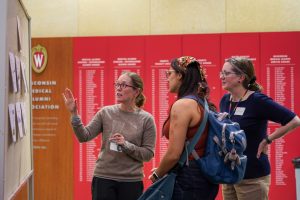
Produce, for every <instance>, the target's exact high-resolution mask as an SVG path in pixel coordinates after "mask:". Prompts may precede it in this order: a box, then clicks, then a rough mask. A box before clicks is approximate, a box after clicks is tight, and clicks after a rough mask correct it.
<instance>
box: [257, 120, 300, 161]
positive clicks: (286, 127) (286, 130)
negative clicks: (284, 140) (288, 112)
mask: <svg viewBox="0 0 300 200" xmlns="http://www.w3.org/2000/svg"><path fill="white" fill-rule="evenodd" d="M298 126H300V119H299V117H298V116H295V117H294V118H293V119H292V120H291V121H290V122H289V123H287V124H286V125H284V126H281V127H280V128H278V129H276V130H275V131H274V132H273V133H272V134H270V135H269V137H268V138H269V140H270V141H273V140H276V139H278V138H281V137H283V136H284V135H286V134H287V133H289V132H291V131H292V130H294V129H295V128H297V127H298ZM267 145H268V143H267V141H266V139H263V140H262V141H261V142H260V144H259V146H258V150H257V158H259V157H260V154H261V153H262V152H264V149H265V148H266V147H267Z"/></svg>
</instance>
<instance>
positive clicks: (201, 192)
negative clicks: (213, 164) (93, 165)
mask: <svg viewBox="0 0 300 200" xmlns="http://www.w3.org/2000/svg"><path fill="white" fill-rule="evenodd" d="M166 76H167V79H168V82H169V92H171V93H176V94H177V97H178V99H177V101H175V102H174V104H173V105H172V106H171V108H170V111H169V116H168V118H167V119H166V121H165V123H164V126H163V130H162V133H163V135H164V136H165V137H166V138H167V139H168V140H169V143H168V149H167V152H166V153H165V155H164V157H163V158H162V160H161V162H160V164H159V166H158V167H157V168H156V169H154V171H153V174H152V175H151V176H150V177H149V178H150V179H151V180H152V182H155V181H157V180H158V179H160V178H161V177H163V176H164V175H165V174H167V173H168V172H169V171H170V170H171V169H173V168H175V167H176V164H177V163H178V161H179V159H180V156H181V154H182V152H183V150H184V146H185V142H186V140H189V139H191V138H192V137H193V136H194V135H195V134H196V132H197V130H198V128H199V126H200V123H201V121H202V119H203V115H204V108H203V107H202V106H201V105H200V104H199V103H198V102H197V101H196V100H197V99H204V98H208V95H209V88H208V85H207V82H206V77H205V73H204V70H203V68H202V67H201V66H200V64H199V62H198V61H197V60H196V59H195V58H193V57H190V56H184V57H180V58H176V59H174V60H173V61H172V62H171V66H170V69H169V70H168V71H166ZM188 95H192V96H193V97H194V98H195V100H194V99H190V98H185V96H188ZM211 109H215V107H213V106H212V105H211ZM207 136H208V127H206V128H205V130H204V133H203V134H202V135H201V138H200V140H199V142H198V143H197V144H196V146H195V150H196V152H197V154H198V155H199V156H200V157H201V156H203V155H204V151H205V146H206V140H207ZM217 193H218V185H215V184H212V183H210V182H209V181H208V180H207V179H206V178H205V177H204V176H203V174H202V173H201V171H200V168H199V166H198V165H197V164H196V161H195V160H194V158H193V156H191V155H190V156H189V161H188V162H187V163H186V165H185V166H184V167H183V168H182V169H180V170H179V171H178V173H177V177H176V183H175V186H174V192H173V196H172V199H174V200H176V199H178V200H185V199H188V200H196V199H199V200H200V199H201V200H210V199H215V197H216V195H217Z"/></svg>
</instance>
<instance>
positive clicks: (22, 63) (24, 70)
mask: <svg viewBox="0 0 300 200" xmlns="http://www.w3.org/2000/svg"><path fill="white" fill-rule="evenodd" d="M21 71H22V73H21V74H22V80H23V81H22V82H23V89H24V92H25V93H27V92H28V86H27V79H26V66H25V63H24V62H23V61H22V60H21Z"/></svg>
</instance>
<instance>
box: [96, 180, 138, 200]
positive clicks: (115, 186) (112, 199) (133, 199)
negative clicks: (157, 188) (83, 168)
mask: <svg viewBox="0 0 300 200" xmlns="http://www.w3.org/2000/svg"><path fill="white" fill-rule="evenodd" d="M143 189H144V185H143V182H142V181H137V182H119V181H114V180H109V179H103V178H98V177H93V181H92V198H93V200H124V199H126V200H137V199H138V198H139V197H140V196H141V194H142V193H143Z"/></svg>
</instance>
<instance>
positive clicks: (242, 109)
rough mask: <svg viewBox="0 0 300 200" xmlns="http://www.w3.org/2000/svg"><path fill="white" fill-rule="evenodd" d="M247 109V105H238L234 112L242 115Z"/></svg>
mask: <svg viewBox="0 0 300 200" xmlns="http://www.w3.org/2000/svg"><path fill="white" fill-rule="evenodd" d="M245 110H246V108H245V107H237V108H236V110H235V112H234V115H240V116H242V115H243V114H244V112H245Z"/></svg>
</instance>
